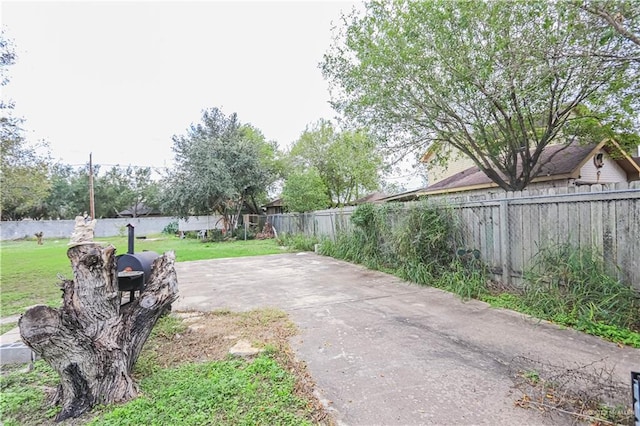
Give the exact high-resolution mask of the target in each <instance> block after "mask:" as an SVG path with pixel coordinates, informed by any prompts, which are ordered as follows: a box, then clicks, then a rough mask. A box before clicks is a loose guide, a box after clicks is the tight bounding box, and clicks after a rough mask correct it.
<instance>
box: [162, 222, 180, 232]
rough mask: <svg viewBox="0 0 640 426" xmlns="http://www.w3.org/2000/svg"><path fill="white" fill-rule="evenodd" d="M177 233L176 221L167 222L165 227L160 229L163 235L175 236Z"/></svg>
mask: <svg viewBox="0 0 640 426" xmlns="http://www.w3.org/2000/svg"><path fill="white" fill-rule="evenodd" d="M177 232H178V221H177V220H174V221H173V222H169V223H168V224H167V226H165V227H164V228H163V229H162V233H163V234H169V235H175V234H176V233H177Z"/></svg>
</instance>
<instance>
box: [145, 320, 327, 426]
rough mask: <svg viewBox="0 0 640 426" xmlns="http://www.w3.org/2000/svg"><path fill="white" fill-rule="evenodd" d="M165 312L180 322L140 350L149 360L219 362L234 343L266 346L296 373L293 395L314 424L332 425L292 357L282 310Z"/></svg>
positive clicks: (291, 330) (290, 330) (290, 332)
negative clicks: (301, 401) (150, 356)
mask: <svg viewBox="0 0 640 426" xmlns="http://www.w3.org/2000/svg"><path fill="white" fill-rule="evenodd" d="M171 315H172V316H175V317H177V318H179V319H181V320H182V323H183V325H184V329H183V331H182V332H178V333H176V334H174V333H166V334H163V333H162V332H160V333H158V335H156V336H155V338H154V339H151V340H150V341H149V342H148V344H149V347H147V348H145V350H148V351H150V352H152V353H153V358H154V362H155V363H157V364H158V365H159V366H160V367H162V368H171V367H176V366H178V365H181V364H184V363H188V362H207V361H218V360H223V359H225V358H227V357H228V356H229V349H231V348H232V347H233V346H234V345H236V344H237V343H238V342H239V341H242V340H244V341H248V342H249V343H251V345H252V346H253V347H256V348H260V349H266V350H270V351H271V352H272V353H274V354H275V356H276V358H277V360H278V362H279V363H280V365H282V366H283V367H284V368H285V369H286V370H287V371H289V372H290V373H291V374H293V375H294V376H295V377H296V387H295V391H296V394H297V395H298V396H299V397H300V398H303V399H304V400H305V401H307V402H308V404H309V405H308V407H309V409H310V410H311V413H312V420H313V421H314V422H316V423H318V424H322V425H335V421H334V420H333V419H332V418H331V416H329V414H328V413H327V411H326V410H325V408H324V406H323V405H322V403H321V402H320V401H319V400H318V398H317V397H316V396H315V394H314V389H315V383H314V381H313V378H312V377H311V376H310V375H309V373H308V372H307V368H306V365H305V364H304V362H302V361H300V360H298V359H297V358H296V356H295V353H294V352H293V351H292V350H291V348H290V346H289V339H290V338H291V337H292V336H294V335H295V334H296V333H297V329H296V326H295V325H294V324H293V323H292V322H291V321H290V320H289V318H288V317H287V315H286V314H285V313H284V312H282V311H279V310H275V309H261V310H254V311H249V312H231V311H228V310H221V311H214V312H207V313H203V312H173V313H172V314H171Z"/></svg>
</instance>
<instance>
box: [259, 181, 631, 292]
mask: <svg viewBox="0 0 640 426" xmlns="http://www.w3.org/2000/svg"><path fill="white" fill-rule="evenodd" d="M422 203H426V204H420V203H415V202H411V203H388V204H381V205H378V206H377V207H376V208H378V209H384V210H385V211H386V213H385V215H384V217H385V219H384V221H386V223H385V224H380V226H383V225H384V226H386V227H389V229H392V228H393V227H394V224H396V225H397V224H399V223H401V222H402V221H401V220H400V219H401V218H402V217H403V215H407V214H409V215H410V216H411V214H410V212H411V211H412V209H413V208H414V207H415V206H417V205H422V206H424V205H428V206H433V207H434V208H437V209H438V210H439V211H447V212H448V213H447V214H448V215H449V216H450V220H451V223H452V224H453V225H452V227H453V228H454V229H455V232H454V234H455V236H453V237H451V236H450V237H448V238H449V242H448V244H449V246H448V247H447V249H448V250H450V253H451V254H452V255H453V254H455V253H458V252H460V253H467V257H468V255H469V254H471V257H473V258H476V259H477V260H479V261H481V262H482V264H483V265H485V266H486V267H487V268H488V270H489V271H490V272H491V273H492V274H493V275H494V277H495V278H496V279H497V280H499V281H500V282H502V283H503V284H504V285H506V286H520V285H522V279H523V276H524V274H525V272H526V271H527V270H528V268H531V267H533V266H534V265H535V263H536V255H538V253H540V252H541V251H542V250H546V249H548V248H551V247H560V246H564V245H567V246H568V247H572V248H573V249H574V250H576V251H585V250H587V251H590V252H592V253H594V255H595V254H598V255H599V256H601V257H602V262H603V265H604V267H605V268H606V269H607V271H608V272H609V273H610V274H613V276H615V277H617V278H618V279H619V280H620V281H622V282H624V283H628V284H630V285H631V286H633V287H635V288H636V289H637V290H640V256H639V255H638V253H640V182H632V183H630V184H616V185H609V186H608V187H607V186H604V185H591V186H579V187H568V188H567V187H563V188H546V189H538V190H532V191H521V192H520V191H519V192H506V193H505V192H494V193H482V194H469V195H458V196H433V197H429V198H428V199H427V200H426V201H423V202H422ZM355 211H356V208H355V207H345V208H342V209H331V210H322V211H316V212H312V213H305V214H279V215H270V216H269V221H270V223H271V224H272V225H273V226H274V227H275V228H276V230H277V232H278V233H280V234H303V235H306V236H308V237H315V238H318V239H321V238H327V239H329V240H331V241H337V240H338V239H339V238H340V236H341V235H343V234H345V233H348V232H353V231H354V229H355V227H354V223H353V221H352V220H351V217H352V215H353V214H354V212H355ZM357 220H360V219H357ZM357 220H356V221H357ZM363 220H364V219H363ZM376 220H378V221H379V220H382V219H380V218H378V219H376ZM416 220H417V219H416ZM425 220H426V221H427V219H425ZM418 221H419V220H418ZM427 222H428V221H427ZM380 229H382V228H380ZM421 229H422V230H421ZM421 229H416V230H415V232H416V233H418V232H433V231H432V230H430V229H429V228H428V224H427V223H426V222H425V225H424V228H421ZM396 237H397V235H396ZM362 238H363V241H361V243H362V244H364V245H363V246H362V247H360V248H356V247H354V248H353V250H354V251H355V250H366V247H367V246H366V244H368V240H364V238H369V239H371V238H376V236H375V235H371V236H362ZM407 238H408V237H407ZM413 238H414V239H415V240H416V241H417V238H418V235H417V234H416V235H414V236H413ZM392 241H393V238H392ZM385 244H386V245H387V248H386V249H385V250H389V249H390V248H389V247H390V244H391V243H389V242H386V243H385Z"/></svg>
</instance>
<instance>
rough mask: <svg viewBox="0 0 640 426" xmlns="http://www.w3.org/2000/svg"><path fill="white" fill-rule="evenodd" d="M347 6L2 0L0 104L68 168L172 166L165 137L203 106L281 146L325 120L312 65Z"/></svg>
mask: <svg viewBox="0 0 640 426" xmlns="http://www.w3.org/2000/svg"><path fill="white" fill-rule="evenodd" d="M354 4H355V3H353V2H332V1H317V2H310V1H295V2H294V1H288V2H268V1H260V2H248V1H234V2H219V1H206V2H205V1H199V2H159V1H144V2H142V1H141V2H129V1H127V2H78V1H74V2H51V1H48V2H28V1H2V2H1V6H0V7H1V11H0V12H1V15H0V16H1V20H2V27H3V29H4V31H5V34H6V36H7V37H8V38H10V39H13V41H14V43H15V48H16V53H17V54H18V58H17V63H16V64H15V65H14V66H12V67H11V68H10V69H9V76H10V78H11V80H10V82H9V84H8V85H7V86H5V87H3V89H2V90H3V97H5V98H7V97H8V98H11V99H12V100H13V101H15V103H16V111H17V113H18V114H19V115H21V116H23V117H24V118H25V119H26V122H25V128H26V130H27V131H28V137H29V139H31V140H36V139H46V140H47V141H48V142H49V143H50V148H51V151H52V154H53V157H54V159H56V160H60V161H62V162H63V163H67V164H83V163H86V162H87V161H88V158H89V153H90V152H92V153H93V161H94V163H97V164H109V165H110V164H120V165H129V164H131V165H137V166H156V167H162V166H168V167H171V165H172V160H173V154H172V151H171V146H172V142H171V136H172V135H174V134H183V133H185V130H186V129H187V127H188V126H189V125H190V124H191V123H193V122H198V121H199V119H200V113H201V111H202V110H203V109H205V108H210V107H219V108H221V109H222V110H223V112H224V113H225V114H227V115H228V114H230V113H232V112H236V113H238V117H239V119H240V121H242V122H245V123H247V122H248V123H251V124H253V125H254V126H256V127H257V128H259V129H260V130H262V132H263V133H264V134H265V136H266V138H267V139H269V140H276V141H277V142H278V143H279V144H280V146H281V147H284V146H287V145H289V144H291V143H292V142H293V141H295V140H296V139H297V138H298V136H299V135H300V133H301V132H302V131H303V130H304V128H305V126H306V125H307V124H310V123H312V122H314V121H316V120H318V119H320V118H333V117H334V115H335V113H334V112H333V110H332V109H331V107H330V106H329V104H328V100H329V93H328V84H327V82H326V81H325V80H324V79H323V77H322V75H321V72H320V69H319V68H318V63H319V62H320V61H321V60H322V55H323V54H324V53H325V52H326V50H327V49H328V47H329V44H330V42H331V26H332V22H334V23H338V22H339V18H340V15H341V12H344V13H348V12H349V11H351V9H352V7H353V6H354Z"/></svg>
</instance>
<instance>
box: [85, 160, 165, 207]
mask: <svg viewBox="0 0 640 426" xmlns="http://www.w3.org/2000/svg"><path fill="white" fill-rule="evenodd" d="M94 187H95V205H96V217H116V216H118V213H119V212H121V211H122V210H127V209H129V210H131V212H132V214H133V216H134V217H137V216H140V215H142V211H141V208H142V207H147V208H149V209H154V208H157V207H158V205H159V184H158V183H157V182H155V181H154V180H153V179H152V177H151V168H149V167H132V166H128V167H126V168H122V167H119V166H114V167H112V168H111V169H109V170H107V172H106V173H105V174H104V175H103V176H100V175H99V174H97V176H96V177H95V178H94Z"/></svg>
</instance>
